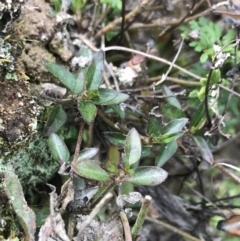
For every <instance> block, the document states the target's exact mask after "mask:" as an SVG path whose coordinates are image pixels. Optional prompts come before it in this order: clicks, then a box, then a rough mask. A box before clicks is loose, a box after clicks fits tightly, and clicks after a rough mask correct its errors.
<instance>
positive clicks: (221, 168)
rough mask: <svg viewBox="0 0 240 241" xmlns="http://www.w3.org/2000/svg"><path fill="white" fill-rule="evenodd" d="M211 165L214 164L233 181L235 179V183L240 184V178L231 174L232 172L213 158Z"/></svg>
mask: <svg viewBox="0 0 240 241" xmlns="http://www.w3.org/2000/svg"><path fill="white" fill-rule="evenodd" d="M213 165H215V166H216V167H217V168H218V169H219V170H220V171H221V172H223V173H224V174H226V175H227V176H229V177H230V178H231V179H232V180H233V181H235V182H236V183H237V184H240V178H239V177H238V176H236V175H235V174H233V173H232V172H230V171H228V170H227V169H226V168H224V167H223V166H222V165H219V164H218V163H217V162H216V161H215V160H213Z"/></svg>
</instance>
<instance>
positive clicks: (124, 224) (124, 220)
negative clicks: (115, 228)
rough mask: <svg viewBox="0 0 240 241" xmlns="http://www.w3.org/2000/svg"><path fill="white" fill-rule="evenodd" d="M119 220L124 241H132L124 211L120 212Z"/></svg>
mask: <svg viewBox="0 0 240 241" xmlns="http://www.w3.org/2000/svg"><path fill="white" fill-rule="evenodd" d="M120 218H121V221H122V224H123V229H124V234H125V241H132V235H131V230H130V226H129V222H128V219H127V216H126V214H125V213H124V211H121V212H120Z"/></svg>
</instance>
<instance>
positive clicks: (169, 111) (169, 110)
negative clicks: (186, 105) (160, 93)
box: [160, 103, 185, 120]
mask: <svg viewBox="0 0 240 241" xmlns="http://www.w3.org/2000/svg"><path fill="white" fill-rule="evenodd" d="M160 109H161V110H162V111H163V113H164V114H165V115H166V116H167V117H168V118H169V119H170V120H172V119H178V118H182V117H185V114H184V112H183V111H182V110H180V109H178V108H177V107H176V106H173V105H169V104H164V103H162V104H161V105H160Z"/></svg>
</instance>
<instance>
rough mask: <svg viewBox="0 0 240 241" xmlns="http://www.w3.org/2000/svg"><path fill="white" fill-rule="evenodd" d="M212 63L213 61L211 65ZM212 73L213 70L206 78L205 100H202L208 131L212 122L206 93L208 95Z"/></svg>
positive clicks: (211, 70)
mask: <svg viewBox="0 0 240 241" xmlns="http://www.w3.org/2000/svg"><path fill="white" fill-rule="evenodd" d="M214 62H215V61H213V63H214ZM212 73H213V69H210V71H209V74H208V77H207V83H206V87H205V98H204V106H205V113H206V117H207V122H208V128H209V129H211V126H212V121H211V116H210V113H209V109H208V93H209V87H210V81H211V78H212Z"/></svg>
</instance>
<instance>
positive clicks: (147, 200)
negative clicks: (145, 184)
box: [131, 195, 152, 239]
mask: <svg viewBox="0 0 240 241" xmlns="http://www.w3.org/2000/svg"><path fill="white" fill-rule="evenodd" d="M151 202H152V198H151V197H150V196H149V195H146V196H145V198H144V200H143V203H142V207H141V209H140V212H139V214H138V216H137V220H136V222H135V224H134V226H133V228H132V232H131V233H132V236H133V238H134V239H135V238H136V237H137V235H138V232H139V230H140V228H141V227H142V225H143V222H144V220H145V218H146V216H147V213H148V210H149V207H150V205H151Z"/></svg>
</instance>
